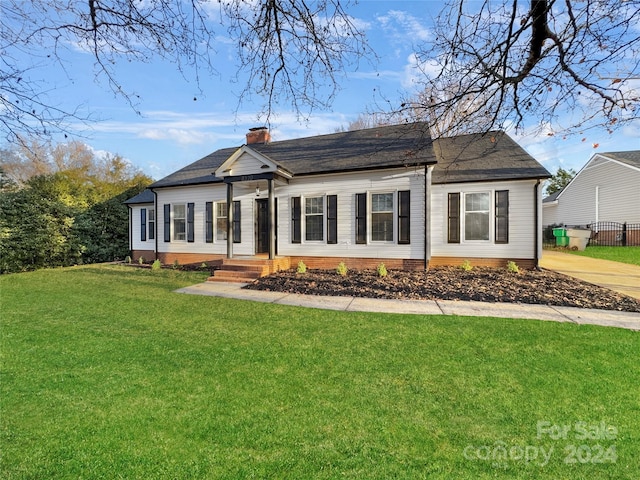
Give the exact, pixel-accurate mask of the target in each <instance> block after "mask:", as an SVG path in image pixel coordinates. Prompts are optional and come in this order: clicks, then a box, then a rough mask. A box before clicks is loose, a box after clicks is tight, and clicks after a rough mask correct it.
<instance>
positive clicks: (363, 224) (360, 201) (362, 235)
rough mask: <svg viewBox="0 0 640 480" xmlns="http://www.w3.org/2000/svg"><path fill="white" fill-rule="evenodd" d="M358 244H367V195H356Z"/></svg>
mask: <svg viewBox="0 0 640 480" xmlns="http://www.w3.org/2000/svg"><path fill="white" fill-rule="evenodd" d="M356 243H358V244H363V243H367V194H366V193H356Z"/></svg>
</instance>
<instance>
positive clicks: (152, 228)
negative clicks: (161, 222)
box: [147, 208, 156, 240]
mask: <svg viewBox="0 0 640 480" xmlns="http://www.w3.org/2000/svg"><path fill="white" fill-rule="evenodd" d="M147 215H148V218H147V224H148V227H149V240H154V239H155V238H156V211H155V209H153V208H150V209H149V210H148V211H147Z"/></svg>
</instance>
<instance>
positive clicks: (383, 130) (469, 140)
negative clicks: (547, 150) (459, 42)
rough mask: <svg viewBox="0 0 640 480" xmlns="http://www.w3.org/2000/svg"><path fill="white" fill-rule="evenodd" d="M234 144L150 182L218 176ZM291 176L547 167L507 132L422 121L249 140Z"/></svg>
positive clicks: (452, 177) (441, 177)
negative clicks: (450, 132) (442, 129)
mask: <svg viewBox="0 0 640 480" xmlns="http://www.w3.org/2000/svg"><path fill="white" fill-rule="evenodd" d="M238 148H239V147H232V148H224V149H222V150H218V151H216V152H213V153H212V154H210V155H207V156H206V157H204V158H202V159H200V160H198V161H196V162H194V163H192V164H191V165H188V166H186V167H184V168H182V169H180V170H178V171H177V172H175V173H172V174H171V175H169V176H167V177H165V178H163V179H161V180H159V181H157V182H155V183H154V184H152V185H151V188H158V187H170V186H181V185H196V184H201V183H216V182H220V181H222V180H221V179H219V178H216V177H214V176H213V172H214V171H215V170H216V168H218V167H219V166H220V165H221V164H222V163H223V162H224V161H225V160H227V159H228V158H229V157H230V156H231V155H232V154H233V153H234V152H235V151H236V150H237V149H238ZM249 148H251V149H252V150H255V151H256V152H258V153H260V154H262V155H264V156H266V157H267V158H269V159H270V160H271V161H273V162H274V163H276V164H278V165H280V166H281V167H282V168H284V169H285V170H287V171H289V172H291V173H292V174H293V175H294V176H299V175H316V174H326V173H335V172H348V171H358V170H374V169H382V168H393V167H403V166H415V165H425V164H434V163H436V162H437V163H438V165H437V166H436V168H435V170H434V177H433V182H434V183H451V182H471V181H480V180H505V179H516V178H546V177H548V176H550V175H549V172H547V170H545V169H544V168H543V167H542V166H541V165H540V164H539V163H538V162H536V161H535V159H533V157H531V156H530V155H529V154H527V153H526V152H525V151H524V150H523V149H522V148H521V147H520V146H519V145H518V144H517V143H515V142H514V141H513V140H511V138H509V136H508V135H506V134H504V133H501V132H495V133H491V134H487V135H479V134H478V135H463V136H459V137H452V138H445V139H441V140H437V141H435V142H434V141H432V140H431V137H430V136H429V133H428V129H427V127H426V124H424V123H410V124H401V125H390V126H382V127H375V128H368V129H364V130H355V131H349V132H340V133H333V134H329V135H319V136H315V137H306V138H298V139H294V140H284V141H280V142H271V143H266V144H251V145H249Z"/></svg>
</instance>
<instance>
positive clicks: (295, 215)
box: [291, 197, 302, 243]
mask: <svg viewBox="0 0 640 480" xmlns="http://www.w3.org/2000/svg"><path fill="white" fill-rule="evenodd" d="M301 215H302V211H301V208H300V197H292V198H291V243H302V242H301V239H302V229H301V226H302V223H301Z"/></svg>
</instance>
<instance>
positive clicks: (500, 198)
mask: <svg viewBox="0 0 640 480" xmlns="http://www.w3.org/2000/svg"><path fill="white" fill-rule="evenodd" d="M495 241H496V243H509V190H496V240H495Z"/></svg>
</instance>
